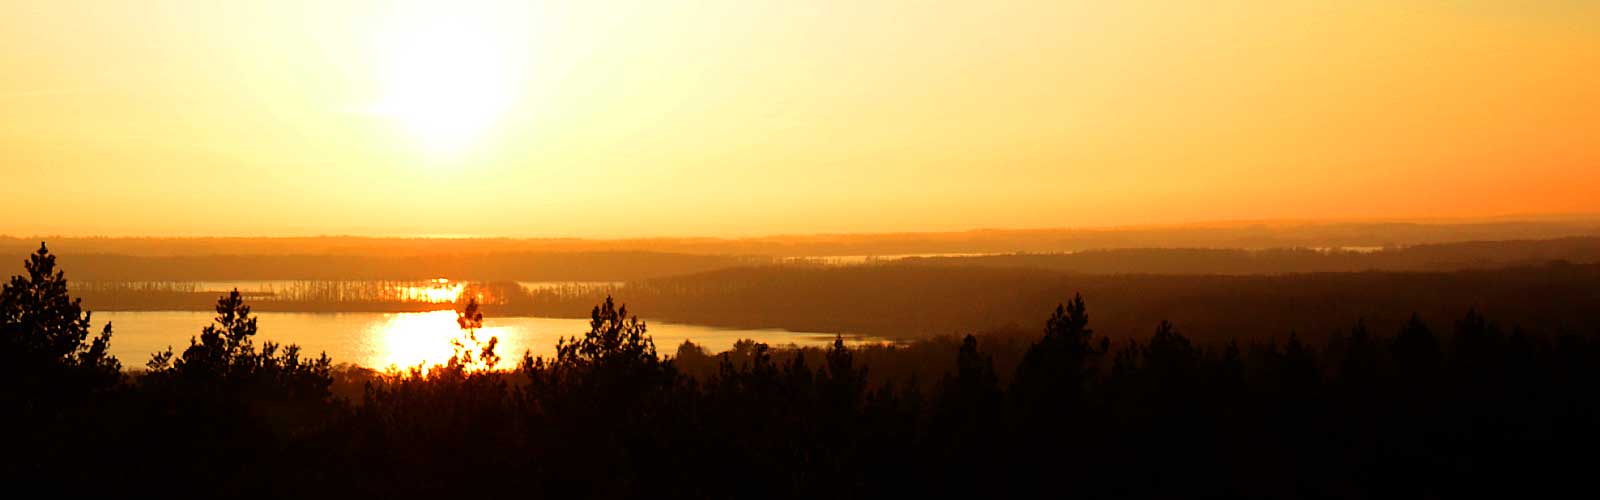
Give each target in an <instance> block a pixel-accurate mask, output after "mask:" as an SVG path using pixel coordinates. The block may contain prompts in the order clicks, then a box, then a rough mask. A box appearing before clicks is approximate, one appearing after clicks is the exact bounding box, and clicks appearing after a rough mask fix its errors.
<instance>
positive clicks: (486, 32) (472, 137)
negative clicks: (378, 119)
mask: <svg viewBox="0 0 1600 500" xmlns="http://www.w3.org/2000/svg"><path fill="white" fill-rule="evenodd" d="M506 31H507V30H505V29H502V27H501V26H500V24H499V23H497V22H496V21H495V20H494V19H492V18H491V16H488V15H486V13H479V14H478V15H474V14H473V13H470V12H430V11H413V12H406V13H402V14H400V15H397V16H395V19H393V20H391V22H389V23H387V24H386V25H385V26H384V28H383V30H382V32H381V36H380V37H379V42H378V44H377V45H378V47H377V50H378V51H379V53H380V65H379V68H380V69H379V71H380V72H381V73H380V75H379V83H380V85H381V91H380V97H379V98H378V100H377V104H376V105H375V106H374V109H373V111H374V113H376V114H378V115H380V116H384V117H386V118H389V119H390V120H392V121H393V123H394V124H395V125H397V126H398V127H399V128H400V129H402V130H403V131H404V132H405V133H406V134H407V135H408V136H409V137H410V139H411V140H413V141H415V143H416V144H417V145H418V146H420V147H421V148H422V149H425V150H427V151H429V152H434V153H457V152H460V151H462V150H464V149H466V148H468V147H470V146H472V145H473V144H474V143H475V142H477V141H479V140H480V139H482V138H483V136H484V135H485V133H486V132H488V131H489V129H490V128H491V127H493V126H494V124H495V122H496V120H497V119H498V118H499V117H500V115H501V114H502V113H504V112H505V111H506V109H507V108H508V107H509V106H510V105H511V104H512V102H513V100H514V99H515V98H516V95H515V89H516V87H517V82H518V80H520V75H519V74H518V73H520V71H518V70H517V68H518V67H519V64H518V63H519V61H518V58H516V57H514V55H513V53H512V52H513V51H512V48H513V47H515V45H513V44H512V40H511V37H510V36H509V35H510V33H506Z"/></svg>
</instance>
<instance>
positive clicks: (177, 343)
mask: <svg viewBox="0 0 1600 500" xmlns="http://www.w3.org/2000/svg"><path fill="white" fill-rule="evenodd" d="M214 315H215V314H214V313H212V312H200V311H105V312H95V313H94V316H93V320H94V326H93V329H92V330H93V331H94V332H99V330H100V328H101V327H102V326H103V325H104V324H105V323H106V322H107V321H110V322H111V323H112V337H111V346H112V348H111V352H112V354H115V355H116V356H117V358H118V359H120V360H122V365H123V367H124V368H141V367H143V366H144V364H145V362H146V361H148V360H149V359H150V354H151V353H154V352H156V351H162V350H165V349H166V348H167V346H171V347H172V349H173V351H175V352H177V353H181V352H182V351H183V349H184V348H185V347H187V346H188V345H189V339H190V338H191V337H198V336H199V335H200V330H201V328H203V327H205V326H206V325H208V324H210V323H211V318H212V317H213V316H214ZM253 316H255V317H257V318H259V319H258V320H257V321H258V323H257V328H258V331H257V334H256V338H255V344H256V345H257V346H258V347H259V346H260V345H261V344H262V342H264V341H274V342H278V343H280V344H299V345H300V347H301V349H302V351H303V352H305V353H307V354H309V355H310V356H311V357H315V356H316V355H317V353H319V352H327V353H328V356H329V357H331V358H333V362H334V363H353V364H357V365H362V366H367V367H371V368H380V369H381V368H387V367H409V366H416V365H419V364H434V363H440V362H443V361H444V360H446V359H448V358H449V357H450V354H451V345H450V341H451V339H456V338H460V336H461V330H460V329H459V328H458V327H457V326H456V313H455V311H453V310H439V311H432V312H418V313H288V312H262V313H255V314H253ZM646 321H647V323H648V327H649V333H650V335H651V336H652V337H654V338H655V343H656V350H657V351H658V352H659V353H660V354H662V355H672V354H673V353H675V352H677V349H678V345H679V344H681V343H683V341H684V340H692V341H694V343H695V344H698V345H700V346H701V347H703V348H705V349H706V350H707V351H709V352H712V353H716V352H721V351H725V350H728V349H729V348H730V347H732V346H733V343H734V342H735V341H737V340H739V339H754V340H755V341H757V342H764V343H767V344H771V345H783V344H796V345H825V344H828V343H830V342H832V341H833V337H834V336H833V334H831V333H821V332H792V331H788V330H776V329H724V328H713V327H706V326H697V325H685V324H674V323H657V322H649V321H648V320H646ZM588 330H589V320H587V319H571V318H537V317H504V318H484V327H483V328H482V329H481V330H479V331H478V337H479V338H480V339H483V340H487V339H488V338H489V337H497V338H498V339H499V344H498V348H497V349H496V350H495V352H496V353H497V354H499V355H500V357H501V359H503V360H504V361H502V362H501V364H500V366H499V368H502V369H504V368H515V367H516V363H517V361H518V360H519V359H521V357H522V353H523V352H524V351H531V352H532V353H533V354H534V355H535V356H541V355H542V356H545V357H550V356H552V355H554V354H555V345H556V339H557V338H558V337H570V336H575V335H577V336H581V335H582V334H583V333H584V332H587V331H588ZM875 342H877V340H875V339H853V340H851V341H850V343H851V344H860V343H875Z"/></svg>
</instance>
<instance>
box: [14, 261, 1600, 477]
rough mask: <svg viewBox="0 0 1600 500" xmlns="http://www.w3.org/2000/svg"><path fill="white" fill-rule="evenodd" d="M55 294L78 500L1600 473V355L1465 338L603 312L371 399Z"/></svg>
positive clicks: (395, 385)
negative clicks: (536, 344)
mask: <svg viewBox="0 0 1600 500" xmlns="http://www.w3.org/2000/svg"><path fill="white" fill-rule="evenodd" d="M54 267H55V262H54V256H53V255H50V254H49V253H48V252H47V251H45V249H44V248H42V247H41V249H40V251H39V252H37V253H36V254H35V255H34V256H33V257H31V258H30V260H29V261H28V262H27V264H26V271H27V273H26V274H25V275H23V276H18V277H15V278H13V279H12V280H11V281H10V282H9V283H8V284H6V285H5V288H4V292H3V295H0V404H3V407H4V408H5V409H6V415H7V421H8V422H7V423H8V424H9V425H8V426H7V432H6V437H7V442H8V446H7V447H6V450H5V457H6V458H5V460H4V462H3V467H4V469H3V471H4V479H5V480H6V482H7V483H8V484H11V485H16V486H17V487H47V488H49V489H46V490H39V491H54V492H57V493H59V494H62V495H67V496H87V495H90V494H118V495H126V494H129V493H134V494H139V493H141V492H143V493H149V492H151V491H152V490H151V489H153V490H155V491H161V492H163V493H171V494H179V495H182V496H197V495H223V496H254V495H262V496H281V497H289V496H295V497H345V496H352V495H356V496H362V497H368V496H373V497H429V496H448V497H462V496H467V495H518V496H534V497H543V496H549V497H561V498H570V497H601V498H619V497H642V496H647V495H649V496H666V497H811V498H814V497H903V496H910V495H935V496H1023V497H1028V496H1050V497H1063V496H1076V497H1087V498H1101V497H1133V498H1142V497H1152V498H1155V497H1260V498H1285V497H1339V498H1363V497H1408V498H1416V497H1423V496H1442V497H1454V496H1466V495H1468V494H1474V495H1484V494H1499V495H1516V496H1534V495H1540V494H1546V495H1548V494H1552V493H1555V492H1558V491H1583V489H1577V490H1569V489H1570V488H1581V487H1583V486H1585V485H1586V483H1585V482H1584V481H1585V477H1586V475H1587V474H1588V473H1589V472H1590V471H1589V468H1590V467H1589V464H1590V462H1589V461H1588V460H1586V459H1582V458H1576V457H1583V456H1584V455H1582V454H1581V453H1583V452H1588V451H1590V450H1593V449H1595V445H1596V444H1600V439H1597V438H1600V435H1597V431H1596V426H1595V424H1596V421H1597V419H1596V417H1597V413H1596V412H1597V410H1600V397H1597V393H1596V391H1595V388H1596V387H1597V386H1596V382H1597V381H1600V364H1597V362H1600V343H1597V342H1596V339H1595V338H1594V337H1593V336H1588V335H1575V334H1571V333H1565V332H1534V331H1524V330H1522V329H1521V328H1518V327H1517V326H1516V325H1509V326H1507V325H1500V324H1497V323H1495V322H1494V321H1492V320H1490V319H1488V318H1486V317H1484V316H1483V315H1481V314H1479V313H1477V312H1476V311H1471V310H1469V311H1467V312H1466V313H1465V314H1464V315H1463V316H1461V318H1460V319H1459V320H1457V321H1456V322H1454V324H1452V325H1446V326H1444V327H1438V326H1436V325H1428V324H1426V323H1424V322H1423V321H1422V320H1420V319H1418V318H1416V317H1413V318H1412V319H1411V320H1410V321H1408V322H1406V323H1405V324H1404V326H1403V327H1401V328H1399V329H1398V330H1397V331H1369V329H1368V328H1367V326H1366V324H1365V323H1362V322H1357V323H1355V324H1350V325H1328V329H1330V330H1332V329H1336V328H1337V329H1339V330H1341V333H1340V334H1338V335H1334V336H1332V337H1331V339H1330V340H1328V341H1327V342H1319V343H1317V344H1316V345H1311V344H1310V343H1307V342H1304V341H1302V339H1301V338H1300V337H1299V336H1297V335H1293V334H1291V335H1289V336H1287V337H1280V338H1272V339H1258V341H1256V342H1245V343H1240V342H1239V341H1228V342H1217V343H1215V344H1214V345H1213V344H1206V345H1200V344H1197V343H1194V342H1191V341H1190V340H1189V339H1188V338H1186V337H1185V336H1184V335H1183V334H1182V333H1181V331H1180V330H1179V329H1178V328H1177V327H1175V326H1173V325H1172V324H1170V323H1167V322H1165V321H1161V318H1150V325H1151V326H1152V327H1153V333H1152V334H1151V335H1149V336H1146V337H1141V338H1139V339H1138V340H1135V341H1125V342H1118V343H1112V342H1111V341H1110V340H1109V339H1108V338H1107V337H1106V336H1104V335H1101V334H1099V333H1097V332H1095V331H1094V329H1093V327H1092V325H1091V323H1090V321H1089V320H1090V317H1089V314H1088V308H1087V307H1086V305H1085V302H1084V300H1083V299H1082V298H1081V297H1073V298H1072V299H1071V300H1068V301H1066V302H1065V303H1063V304H1062V305H1061V306H1059V307H1057V308H1056V309H1055V311H1053V312H1049V311H1041V313H1046V312H1049V314H1048V317H1045V315H1044V314H1041V315H1040V318H1038V319H1043V320H1044V322H1043V323H1044V325H1043V326H1044V328H1043V330H1042V332H1038V333H1032V334H1030V336H1029V337H1028V338H1026V339H1018V338H1016V337H1007V336H1000V335H995V336H986V337H984V338H978V337H974V336H966V337H965V338H963V339H960V340H956V339H954V338H941V339H933V340H928V341H922V342H918V343H915V344H911V345H908V346H901V347H881V348H870V349H858V350H851V349H848V348H846V347H845V346H844V345H843V343H842V342H836V343H835V345H834V346H833V347H831V348H829V349H822V350H818V349H798V350H795V349H772V348H769V347H768V346H765V345H760V344H754V343H743V344H741V345H739V346H737V347H736V348H735V349H734V350H733V351H730V352H727V353H722V354H719V355H715V356H713V355H710V354H707V353H705V352H703V351H702V350H700V349H699V348H698V347H696V346H694V345H692V344H686V345H683V346H680V347H679V348H678V350H677V351H676V354H675V355H674V356H663V355H661V354H659V353H658V352H657V350H656V346H655V345H654V343H653V342H652V341H651V339H650V336H649V334H648V330H647V327H646V325H645V324H644V323H643V322H641V321H638V320H637V319H636V318H634V317H632V316H630V315H629V313H628V311H627V308H626V307H619V306H617V305H616V304H615V303H614V302H613V301H612V300H611V299H610V298H607V299H605V301H604V302H603V303H602V304H601V305H599V306H596V307H595V308H594V309H593V310H592V312H591V318H592V321H591V330H590V331H589V332H587V333H585V334H584V335H582V336H581V337H574V338H570V339H565V340H563V341H562V342H561V343H560V345H559V346H558V349H557V354H556V356H555V357H554V358H550V359H545V358H530V357H528V356H526V355H524V356H522V358H521V359H520V360H519V361H518V362H516V365H517V366H516V368H515V369H512V370H498V369H497V368H499V367H500V366H501V365H503V364H504V365H509V364H511V363H509V362H502V361H501V360H500V356H499V354H498V353H496V352H495V350H494V347H495V343H496V339H493V338H488V339H480V338H477V334H476V333H477V329H478V328H479V327H481V326H482V325H483V322H484V321H485V319H484V318H483V316H482V314H480V313H479V312H478V310H477V307H476V305H469V306H468V307H467V309H466V310H465V311H462V312H461V313H460V326H461V328H462V337H461V339H460V340H459V341H458V342H457V344H456V346H455V347H456V353H457V354H456V356H455V357H453V358H452V359H451V360H450V362H448V363H446V364H444V365H441V366H435V367H431V368H427V369H423V368H417V369H412V370H409V371H405V372H402V373H388V374H375V375H373V374H368V375H360V374H359V373H357V372H356V371H350V370H336V369H335V368H334V367H333V364H332V360H329V359H327V358H326V357H319V358H316V359H309V358H307V357H304V356H302V354H301V353H300V352H299V349H298V348H297V347H295V346H287V347H285V346H279V345H277V344H274V343H272V342H268V341H262V342H261V343H260V344H259V347H258V346H257V344H256V339H255V337H256V336H257V332H256V327H255V321H254V320H253V319H252V317H251V315H250V309H249V307H248V306H247V305H246V304H244V301H243V299H242V298H241V297H240V296H239V295H238V294H237V293H234V294H230V295H229V296H226V297H222V298H221V299H220V300H219V301H218V302H217V305H216V311H217V318H216V321H215V322H214V324H213V325H211V326H208V327H207V328H206V329H205V330H204V331H202V332H201V334H200V335H199V336H197V337H195V338H194V339H193V340H192V341H191V344H190V345H189V346H187V347H186V348H184V349H182V350H169V351H166V352H162V353H157V354H155V355H153V356H152V359H151V360H149V362H148V363H146V364H145V366H146V367H147V370H146V371H144V372H140V373H139V374H137V375H125V374H124V373H123V372H122V371H121V362H120V361H119V360H116V359H115V358H112V357H111V356H109V355H108V354H107V348H108V346H109V345H110V342H111V339H112V330H111V328H110V326H109V325H107V326H106V327H105V328H104V329H102V330H100V331H99V334H98V335H92V334H91V332H92V325H91V323H90V316H89V314H88V313H87V312H85V311H82V309H81V306H80V305H79V304H78V303H77V302H76V301H75V300H73V299H71V298H70V296H69V294H68V290H67V283H66V280H65V278H64V276H63V275H62V274H61V273H60V272H58V271H56V270H55V269H54ZM1038 319H1033V320H1029V319H1027V318H1019V319H1018V322H1019V323H1023V324H1026V323H1033V322H1036V321H1038ZM489 321H492V319H490V320H489ZM908 367H915V368H908ZM929 367H944V368H945V369H943V370H939V373H938V375H936V376H922V377H918V376H915V375H914V374H917V373H925V372H926V370H927V369H929ZM351 377H358V378H359V380H350V379H349V378H351ZM355 383H363V388H362V389H361V390H360V391H359V395H358V396H353V397H344V396H340V395H336V392H337V393H340V394H342V393H344V392H345V391H336V389H338V388H339V387H341V386H350V385H351V384H355ZM146 488H150V489H146Z"/></svg>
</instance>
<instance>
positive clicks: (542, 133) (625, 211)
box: [0, 0, 1600, 236]
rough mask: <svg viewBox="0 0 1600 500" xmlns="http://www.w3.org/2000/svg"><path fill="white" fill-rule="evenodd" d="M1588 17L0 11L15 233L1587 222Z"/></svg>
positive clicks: (1330, 10)
mask: <svg viewBox="0 0 1600 500" xmlns="http://www.w3.org/2000/svg"><path fill="white" fill-rule="evenodd" d="M1596 137H1600V4H1597V3H1593V2H1579V1H1556V0H1546V1H1531V2H1484V1H1478V2H1469V1H1407V0H1399V1H1394V0H1390V1H1354V2H1325V1H1313V2H1299V1H1251V2H1139V1H1130V2H1098V1H1096V2H1087V1H1086V2H1075V1H1066V0H1051V1H1042V2H978V1H964V2H927V1H918V2H901V1H870V2H860V1H816V0H810V1H792V2H751V1H726V2H722V1H711V2H681V3H680V2H654V1H651V2H602V1H590V2H560V3H549V4H533V5H527V3H525V2H504V3H493V2H489V3H481V2H437V3H394V2H324V1H306V2H292V1H275V2H201V1H166V2H104V1H67V0H60V1H49V2H21V1H18V2H4V3H0V151H3V152H4V153H3V155H0V234H13V235H22V234H71V235H140V234H153V235H307V234H358V235H360V234H383V235H434V234H455V235H493V236H547V235H560V236H649V235H711V236H732V235H749V234H772V233H813V232H882V231H940V230H962V229H970V228H978V227H986V228H1013V227H1067V226H1080V227H1081V226H1104V225H1132V224H1167V223H1182V222H1192V221H1212V220H1238V219H1360V218H1438V217H1480V216H1491V215H1503V214H1544V213H1575V212H1591V213H1592V212H1600V141H1597V140H1596Z"/></svg>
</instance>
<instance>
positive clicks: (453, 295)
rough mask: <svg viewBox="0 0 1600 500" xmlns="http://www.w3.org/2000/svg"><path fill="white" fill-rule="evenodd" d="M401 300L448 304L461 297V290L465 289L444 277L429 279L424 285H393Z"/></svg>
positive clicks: (460, 284)
mask: <svg viewBox="0 0 1600 500" xmlns="http://www.w3.org/2000/svg"><path fill="white" fill-rule="evenodd" d="M395 289H396V292H397V293H398V294H399V298H400V300H401V301H402V302H427V303H430V304H448V303H452V302H455V301H457V300H459V299H460V298H461V292H462V291H464V290H466V285H465V284H462V283H454V284H452V283H450V280H448V279H445V278H437V279H433V280H430V281H429V282H428V284H426V285H412V286H400V287H395Z"/></svg>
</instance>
